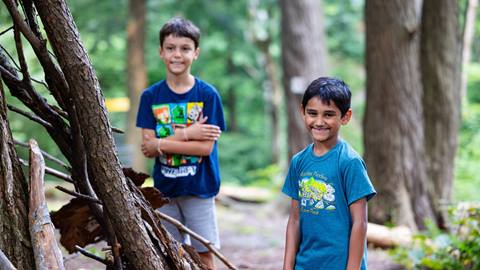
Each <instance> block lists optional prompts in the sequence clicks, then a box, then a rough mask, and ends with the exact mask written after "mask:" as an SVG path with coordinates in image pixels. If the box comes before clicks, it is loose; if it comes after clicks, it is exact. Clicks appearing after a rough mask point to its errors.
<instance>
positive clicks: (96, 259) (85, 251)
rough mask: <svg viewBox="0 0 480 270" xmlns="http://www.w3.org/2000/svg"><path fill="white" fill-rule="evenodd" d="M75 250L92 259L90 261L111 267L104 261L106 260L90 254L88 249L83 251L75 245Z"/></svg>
mask: <svg viewBox="0 0 480 270" xmlns="http://www.w3.org/2000/svg"><path fill="white" fill-rule="evenodd" d="M75 250H76V251H78V252H80V253H82V254H83V255H85V256H86V257H88V258H90V259H94V260H95V261H97V262H100V263H103V264H105V265H109V261H108V260H106V259H104V258H100V257H98V256H97V255H95V254H92V253H90V252H88V251H87V250H86V249H83V248H81V247H79V246H77V245H75Z"/></svg>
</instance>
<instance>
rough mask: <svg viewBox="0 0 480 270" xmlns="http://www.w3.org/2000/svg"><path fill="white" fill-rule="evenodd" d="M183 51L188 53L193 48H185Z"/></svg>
mask: <svg viewBox="0 0 480 270" xmlns="http://www.w3.org/2000/svg"><path fill="white" fill-rule="evenodd" d="M182 50H183V51H184V52H188V51H190V50H192V48H190V47H183V48H182Z"/></svg>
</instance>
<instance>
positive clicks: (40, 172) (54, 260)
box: [28, 139, 65, 270]
mask: <svg viewBox="0 0 480 270" xmlns="http://www.w3.org/2000/svg"><path fill="white" fill-rule="evenodd" d="M29 145H30V153H29V154H30V155H29V156H30V158H29V165H30V166H29V169H30V170H29V175H30V177H29V178H30V179H29V200H28V201H29V204H28V209H29V211H28V222H29V229H30V237H31V239H32V246H33V252H34V255H35V266H36V268H37V269H47V268H48V269H58V270H63V269H65V268H64V265H63V259H62V252H61V251H60V249H59V248H58V245H57V242H56V240H55V227H54V226H53V223H52V220H51V219H50V214H49V212H48V207H47V203H46V201H45V190H44V176H45V160H44V159H43V156H42V154H41V152H40V148H39V147H38V144H37V142H36V141H35V140H33V139H32V140H30V141H29Z"/></svg>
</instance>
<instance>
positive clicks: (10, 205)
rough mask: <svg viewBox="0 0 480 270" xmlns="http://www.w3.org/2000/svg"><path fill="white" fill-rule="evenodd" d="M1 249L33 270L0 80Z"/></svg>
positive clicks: (22, 186)
mask: <svg viewBox="0 0 480 270" xmlns="http://www.w3.org/2000/svg"><path fill="white" fill-rule="evenodd" d="M0 186H1V187H2V188H0V250H2V251H3V252H4V253H5V256H6V257H7V258H8V259H9V260H10V261H11V262H12V264H13V265H15V266H16V267H17V268H18V269H35V268H34V266H35V263H34V256H33V250H32V245H31V242H30V234H29V232H28V218H27V211H28V210H27V205H28V203H27V201H28V200H27V194H28V186H27V182H26V180H25V177H24V175H23V173H22V169H21V167H20V164H19V162H18V156H17V152H16V151H15V148H14V147H13V140H12V133H11V131H10V127H9V125H8V120H7V112H6V105H5V96H4V92H3V82H2V81H1V80H0Z"/></svg>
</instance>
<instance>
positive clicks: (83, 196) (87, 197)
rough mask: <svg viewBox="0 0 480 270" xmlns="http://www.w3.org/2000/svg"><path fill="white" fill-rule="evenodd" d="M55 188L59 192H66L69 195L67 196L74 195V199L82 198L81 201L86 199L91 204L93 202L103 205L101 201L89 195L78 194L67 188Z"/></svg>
mask: <svg viewBox="0 0 480 270" xmlns="http://www.w3.org/2000/svg"><path fill="white" fill-rule="evenodd" d="M55 188H56V189H58V190H60V191H63V192H65V193H67V194H70V195H72V196H74V197H77V198H81V199H85V200H87V201H90V202H93V203H98V204H102V202H101V201H100V200H98V199H95V198H93V197H90V196H87V195H83V194H80V193H77V192H75V191H71V190H68V189H66V188H64V187H61V186H56V187H55Z"/></svg>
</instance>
